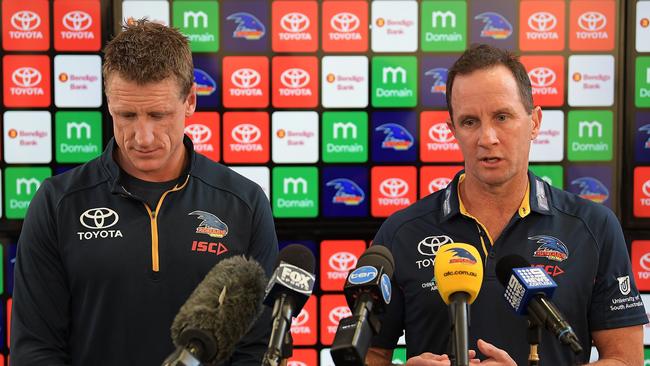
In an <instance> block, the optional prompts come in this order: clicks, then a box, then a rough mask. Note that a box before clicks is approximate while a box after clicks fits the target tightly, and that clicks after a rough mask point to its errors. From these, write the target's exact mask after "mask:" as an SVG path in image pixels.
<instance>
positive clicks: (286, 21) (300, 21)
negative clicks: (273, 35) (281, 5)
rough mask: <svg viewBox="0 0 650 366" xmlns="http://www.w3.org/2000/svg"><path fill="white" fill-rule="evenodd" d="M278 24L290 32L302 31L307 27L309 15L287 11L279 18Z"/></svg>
mask: <svg viewBox="0 0 650 366" xmlns="http://www.w3.org/2000/svg"><path fill="white" fill-rule="evenodd" d="M280 26H281V27H282V29H284V30H285V31H287V32H290V33H300V32H304V31H305V30H307V28H308V27H309V17H307V16H306V15H305V14H303V13H298V12H293V13H288V14H285V15H284V16H283V17H282V18H281V19H280Z"/></svg>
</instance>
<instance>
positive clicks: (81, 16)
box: [63, 10, 93, 32]
mask: <svg viewBox="0 0 650 366" xmlns="http://www.w3.org/2000/svg"><path fill="white" fill-rule="evenodd" d="M91 25H93V18H92V17H91V16H90V14H88V13H86V12H83V11H80V10H75V11H71V12H69V13H67V14H66V15H64V16H63V26H64V27H66V28H68V29H69V30H71V31H74V32H81V31H85V30H86V29H88V28H90V26H91Z"/></svg>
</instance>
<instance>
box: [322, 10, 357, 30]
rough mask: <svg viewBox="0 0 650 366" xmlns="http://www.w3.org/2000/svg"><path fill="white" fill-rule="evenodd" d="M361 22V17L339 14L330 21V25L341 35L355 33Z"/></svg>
mask: <svg viewBox="0 0 650 366" xmlns="http://www.w3.org/2000/svg"><path fill="white" fill-rule="evenodd" d="M360 24H361V21H360V20H359V17H357V16H356V15H354V14H352V13H338V14H336V15H334V16H333V17H332V20H330V25H331V26H332V28H334V30H336V31H337V32H341V33H350V32H354V31H355V30H357V28H359V25H360Z"/></svg>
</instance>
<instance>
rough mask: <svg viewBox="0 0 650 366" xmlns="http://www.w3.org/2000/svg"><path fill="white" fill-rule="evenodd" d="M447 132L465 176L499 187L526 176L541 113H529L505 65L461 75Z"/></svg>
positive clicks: (456, 83)
mask: <svg viewBox="0 0 650 366" xmlns="http://www.w3.org/2000/svg"><path fill="white" fill-rule="evenodd" d="M451 104H452V109H453V116H452V120H453V123H450V126H449V127H450V129H451V130H452V132H453V133H454V135H455V136H456V139H457V140H458V145H459V146H460V149H461V151H462V152H463V156H464V157H465V172H466V174H467V175H468V178H469V177H471V179H477V180H478V181H479V182H481V183H483V184H486V185H490V186H500V185H503V184H505V183H507V182H509V181H510V180H511V179H513V178H514V177H516V176H517V175H519V176H521V174H524V175H525V174H526V170H527V169H528V153H529V151H530V143H531V140H534V139H535V138H536V137H537V134H538V132H539V127H540V124H541V117H542V115H541V110H540V108H539V107H536V108H535V109H534V110H533V112H532V114H528V112H526V109H525V108H524V105H523V104H522V102H521V98H520V96H519V90H518V88H517V82H516V80H515V78H514V76H513V75H512V73H511V72H510V70H508V68H506V67H505V66H503V65H499V66H495V67H492V68H489V69H485V70H477V71H474V72H472V73H471V74H467V75H459V76H457V77H456V79H455V80H454V84H453V93H452V100H451Z"/></svg>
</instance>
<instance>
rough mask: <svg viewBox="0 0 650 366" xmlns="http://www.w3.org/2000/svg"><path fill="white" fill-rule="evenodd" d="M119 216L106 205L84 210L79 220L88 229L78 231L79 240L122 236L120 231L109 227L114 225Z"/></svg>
mask: <svg viewBox="0 0 650 366" xmlns="http://www.w3.org/2000/svg"><path fill="white" fill-rule="evenodd" d="M119 220H120V216H119V215H118V214H117V212H115V211H114V210H112V209H110V208H107V207H96V208H91V209H88V210H86V211H84V212H83V213H82V214H81V215H80V216H79V222H80V223H81V225H83V226H84V227H85V228H87V229H90V230H89V231H78V232H77V235H78V236H79V240H91V239H108V238H122V237H123V235H122V231H120V230H117V229H110V230H108V229H109V228H111V227H113V226H115V225H116V224H117V222H118V221H119Z"/></svg>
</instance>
